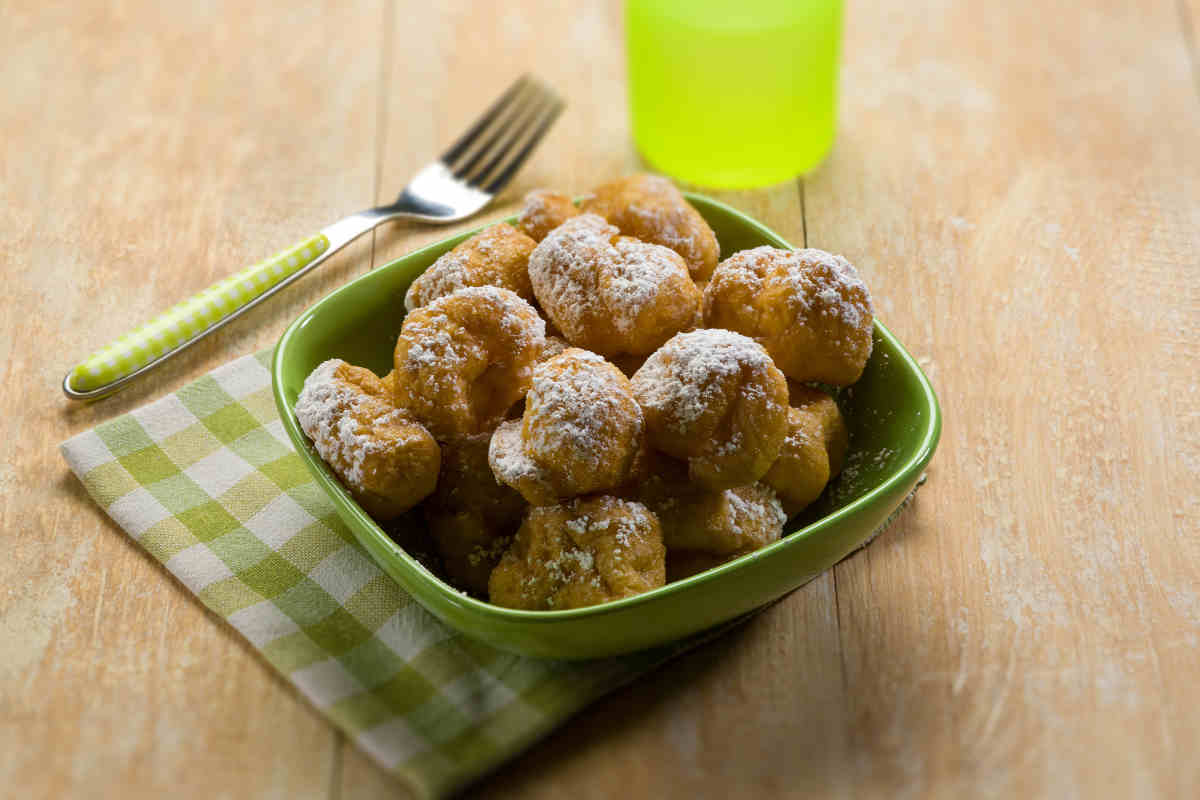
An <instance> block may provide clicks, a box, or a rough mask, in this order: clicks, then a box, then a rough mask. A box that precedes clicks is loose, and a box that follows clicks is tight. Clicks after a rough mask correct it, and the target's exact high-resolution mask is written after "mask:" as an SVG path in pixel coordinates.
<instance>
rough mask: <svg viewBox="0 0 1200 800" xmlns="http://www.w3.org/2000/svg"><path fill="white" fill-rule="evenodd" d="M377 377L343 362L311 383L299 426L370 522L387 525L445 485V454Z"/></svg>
mask: <svg viewBox="0 0 1200 800" xmlns="http://www.w3.org/2000/svg"><path fill="white" fill-rule="evenodd" d="M385 397H386V389H385V388H384V385H383V382H382V381H380V379H379V378H378V377H376V376H375V374H374V373H373V372H371V371H370V370H367V369H363V368H362V367H356V366H353V365H351V364H347V363H346V362H345V361H342V360H341V359H339V358H334V359H330V360H329V361H326V362H324V363H323V364H321V365H320V366H319V367H317V368H316V369H315V370H313V371H312V373H311V374H310V375H309V376H308V377H307V378H305V380H304V388H303V389H301V391H300V396H299V397H298V398H296V420H297V421H298V422H299V423H300V428H301V429H302V430H303V431H304V433H305V434H306V435H307V436H308V438H310V439H312V442H313V446H314V447H315V448H316V451H317V453H318V454H319V455H320V456H321V458H322V459H324V460H325V463H326V464H328V465H329V467H330V468H331V469H332V470H333V471H334V473H335V474H336V475H337V476H338V478H340V479H341V481H342V483H344V484H345V485H346V488H347V489H349V490H350V494H351V495H353V497H354V499H355V500H357V501H358V503H359V505H361V506H362V507H363V508H364V509H365V510H366V511H367V513H368V514H370V515H371V516H373V517H375V518H377V519H380V520H387V519H391V518H393V517H396V516H399V515H400V514H402V513H404V512H405V511H407V510H408V509H410V508H412V507H413V506H415V505H416V504H417V503H419V502H421V500H423V499H424V498H425V497H426V496H428V495H429V493H430V492H432V491H433V489H434V486H435V485H436V483H437V475H438V467H439V463H440V461H441V454H440V453H439V451H438V446H437V442H435V441H434V439H433V437H432V436H430V435H429V432H428V431H427V430H425V429H424V428H423V427H421V426H420V425H419V424H418V423H416V422H414V421H413V420H412V419H410V418H409V417H408V416H406V415H405V414H404V413H403V412H402V411H400V410H399V409H397V408H396V407H395V406H394V405H392V404H391V403H390V402H388V401H387V400H386V399H384V398H385Z"/></svg>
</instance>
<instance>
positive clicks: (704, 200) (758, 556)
mask: <svg viewBox="0 0 1200 800" xmlns="http://www.w3.org/2000/svg"><path fill="white" fill-rule="evenodd" d="M683 195H684V197H685V198H687V200H688V202H690V203H692V204H693V205H698V206H707V207H710V208H714V209H717V210H719V211H721V212H723V213H725V214H728V215H730V216H732V217H734V218H736V219H737V220H738V221H739V222H740V223H741V224H743V225H746V226H747V227H749V228H751V229H753V230H754V231H755V232H756V233H758V234H759V235H760V236H762V237H763V238H764V239H767V240H769V241H772V242H774V243H775V246H777V247H781V248H787V249H795V248H793V247H792V245H791V244H790V243H788V242H787V240H785V239H784V238H783V237H782V236H780V235H779V234H777V233H775V232H774V231H772V230H771V229H770V228H768V227H766V226H765V225H763V224H762V223H761V222H759V221H758V220H756V219H754V218H752V217H750V216H748V215H746V214H744V213H743V212H741V211H738V210H737V209H735V208H733V207H731V206H729V205H726V204H725V203H722V202H720V201H718V200H713V199H712V198H710V197H707V196H705V195H701V194H696V193H693V192H684V193H683ZM697 210H699V209H697ZM702 216H703V213H702ZM515 219H516V217H506V218H504V219H501V220H493V221H490V222H486V223H484V224H483V225H480V226H479V227H478V228H474V229H471V230H468V231H463V232H461V233H458V234H453V235H451V236H448V237H446V238H445V239H441V240H439V241H437V242H434V243H432V244H428V245H425V246H424V247H420V248H418V249H416V250H413V251H411V252H409V253H406V254H404V255H402V256H400V257H398V258H395V259H393V260H391V261H389V262H388V263H386V264H382V265H380V266H378V267H376V268H374V269H372V270H370V271H369V272H366V273H364V274H363V275H360V276H359V277H357V278H355V279H354V280H352V281H349V282H347V283H345V284H344V285H342V286H340V287H338V288H336V289H334V290H333V291H331V292H329V293H328V294H326V295H325V296H324V297H322V298H321V299H320V300H318V301H317V302H316V303H314V304H313V305H312V306H310V307H309V308H307V309H305V311H304V312H303V313H301V314H300V316H298V317H297V318H296V319H295V320H293V321H292V323H291V324H290V325H289V326H288V327H287V329H286V330H285V331H284V332H283V334H282V335H281V336H280V337H279V341H278V342H277V343H276V345H275V350H274V352H273V353H272V356H271V391H272V394H273V395H274V399H275V406H276V409H277V410H278V411H279V415H280V417H281V422H282V424H283V426H284V429H285V430H286V431H287V433H288V437H289V438H290V439H291V440H292V444H293V445H294V446H295V447H296V450H297V454H298V455H300V456H301V458H302V459H303V460H304V462H305V465H306V466H308V467H309V469H310V471H312V466H313V465H314V464H315V465H316V466H317V470H316V471H315V472H314V477H315V478H316V479H317V482H318V484H320V485H321V487H322V489H324V491H325V493H326V494H327V495H328V496H329V498H330V500H331V501H332V502H333V503H334V504H335V505H336V506H339V507H340V508H342V509H343V510H345V511H349V512H350V513H351V515H352V516H353V517H354V518H355V519H356V520H357V521H358V522H360V523H362V525H363V526H365V529H366V530H367V531H369V532H370V534H371V536H372V537H373V538H375V539H378V540H380V544H382V545H383V546H384V547H385V548H386V549H388V550H389V551H390V552H392V553H393V554H394V555H397V556H399V558H400V560H401V562H402V563H403V564H404V566H406V567H408V568H409V569H410V570H414V571H415V572H416V573H417V574H418V575H422V576H427V577H428V578H430V579H431V580H432V583H433V587H434V588H436V590H437V591H438V592H439V594H441V595H443V596H444V598H445V599H446V600H447V601H449V602H450V603H451V604H453V605H454V606H456V611H461V612H469V613H471V614H472V615H474V616H476V617H478V618H481V620H480V621H482V622H487V621H489V620H494V621H503V622H506V623H513V622H520V623H534V624H551V623H557V622H565V621H569V620H576V619H580V618H584V617H599V616H604V615H607V614H616V613H619V612H622V611H625V610H626V609H630V608H633V607H636V606H639V605H644V604H647V603H654V602H658V601H660V600H662V599H665V598H667V597H670V596H671V595H674V594H679V593H681V592H687V591H689V590H691V589H693V588H694V587H696V586H699V585H700V584H704V583H707V582H709V581H715V580H719V579H720V578H721V577H722V576H723V575H725V574H727V573H729V572H731V571H734V570H740V569H742V568H744V567H745V566H747V565H748V564H751V563H754V562H756V561H759V560H762V559H765V558H770V557H771V556H772V555H774V554H776V553H777V552H779V551H781V550H785V549H787V548H788V547H790V546H792V545H793V544H794V543H796V542H799V541H800V540H802V539H807V538H809V537H811V536H815V535H819V534H820V533H821V532H822V531H824V530H825V529H827V528H830V527H832V526H834V525H835V524H837V523H838V522H840V521H842V520H843V519H845V518H847V517H849V516H852V515H854V514H855V513H857V512H858V511H859V510H860V509H862V508H863V507H865V506H868V505H870V504H871V503H872V502H873V501H874V500H875V498H877V497H879V496H880V495H884V494H887V493H889V492H892V491H894V490H895V489H897V488H898V487H901V486H903V485H905V484H906V483H908V482H911V481H913V480H915V479H916V477H917V475H916V474H915V473H918V472H920V471H921V470H922V469H924V467H925V465H926V464H927V463H928V461H929V459H930V457H931V456H932V454H933V451H934V450H935V449H936V447H937V443H938V439H939V438H940V435H941V427H942V417H941V407H940V405H939V404H938V400H937V395H936V394H935V393H934V391H933V386H932V384H931V383H930V382H929V378H928V377H927V376H926V375H925V372H924V371H923V370H922V369H921V367H920V365H919V364H918V363H917V361H916V359H915V358H913V356H912V354H910V353H909V352H908V350H907V349H905V347H904V346H903V345H902V344H901V343H900V341H899V340H898V339H897V338H896V337H895V336H894V335H893V334H892V332H891V331H890V330H888V328H887V327H886V326H885V325H884V324H883V323H882V322H880V321H879V319H878V318H876V319H875V321H874V331H875V334H876V335H877V336H879V337H880V338H882V339H884V340H885V341H887V342H888V344H889V346H890V347H891V348H892V349H893V350H894V351H895V352H896V353H897V354H898V355H899V356H900V358H901V359H902V361H903V362H904V364H905V366H906V367H907V369H908V371H909V372H910V373H911V374H913V375H915V376H916V378H917V383H918V385H919V386H920V388H921V392H922V395H923V399H924V402H925V408H926V409H928V411H929V414H928V419H927V420H926V424H925V429H924V431H923V433H922V437H921V441H920V443H919V445H918V446H917V447H916V449H915V451H914V453H913V455H912V456H911V457H910V458H909V459H907V460H906V461H905V462H904V463H903V464H901V465H899V466H897V467H896V468H895V469H894V470H893V471H892V472H891V474H890V475H888V477H887V478H886V479H885V480H883V481H881V482H880V483H879V484H878V485H876V486H874V487H872V488H871V489H869V490H867V491H866V492H864V493H863V494H862V495H861V496H859V497H856V498H855V499H854V500H852V501H850V502H849V503H847V504H846V505H844V506H842V507H840V508H838V509H836V510H835V511H832V512H830V513H829V514H826V515H825V516H823V517H821V518H820V519H818V520H815V521H813V522H811V523H809V524H808V525H806V526H804V527H803V528H800V529H799V530H795V531H792V532H791V533H787V534H785V535H783V536H781V537H780V538H779V539H778V540H777V541H775V542H772V543H771V544H769V545H767V546H765V547H762V548H760V549H758V550H755V551H754V552H752V553H747V554H745V555H743V556H739V557H738V558H735V559H733V560H731V561H727V562H725V563H724V564H720V565H718V566H716V567H712V568H710V569H707V570H705V571H703V572H699V573H697V574H695V575H691V576H689V577H687V578H683V579H680V580H677V581H672V582H670V583H667V584H664V585H663V586H659V587H657V588H654V589H650V590H649V591H646V592H642V593H641V594H637V595H633V596H632V597H624V598H621V599H619V600H612V601H609V602H607V603H599V604H597V605H592V606H585V607H583V608H571V609H559V610H553V611H534V610H527V609H516V608H505V607H503V606H497V605H493V604H492V603H489V602H486V601H483V600H477V599H475V598H473V597H471V596H470V595H468V594H466V593H464V592H461V591H459V590H458V589H455V588H454V587H453V586H451V585H450V584H448V583H446V582H445V581H444V580H442V579H441V578H440V577H439V576H438V575H436V574H435V573H434V572H432V571H430V570H429V569H427V568H426V567H425V566H424V565H423V564H421V563H420V562H419V561H417V559H415V558H413V557H412V556H411V555H409V554H408V552H407V551H405V550H404V548H403V547H401V546H400V545H399V544H397V543H396V542H395V541H394V540H393V539H392V538H391V537H390V536H388V535H387V533H386V532H384V530H383V528H381V527H380V525H379V523H377V522H376V521H375V520H374V519H373V518H372V517H371V516H370V515H369V514H367V513H366V511H364V510H363V509H362V507H361V506H360V505H359V504H358V502H357V501H355V500H354V498H353V497H352V496H351V495H350V493H349V492H348V491H347V490H346V489H345V487H344V486H343V485H342V483H341V481H339V480H338V479H337V477H336V476H334V474H333V473H332V471H330V469H329V467H328V465H327V464H325V463H324V462H323V461H322V460H321V459H319V458H317V457H315V456H314V455H313V454H312V452H311V448H310V446H309V445H308V440H307V437H305V436H304V433H303V431H300V429H299V425H298V423H297V422H296V419H295V413H294V410H293V408H292V406H291V404H290V403H289V402H288V400H287V398H286V397H285V396H284V390H283V379H282V378H283V371H284V358H285V355H286V353H287V352H288V349H289V348H288V345H289V344H290V343H291V341H292V339H293V338H295V337H296V336H297V335H298V334H299V332H300V331H302V330H303V329H304V328H305V327H307V326H308V325H309V324H310V323H311V321H312V320H313V319H314V318H315V317H316V316H318V315H319V314H320V312H321V309H322V308H323V307H324V306H326V305H327V304H332V303H334V302H336V301H335V298H337V297H338V296H339V295H340V294H342V293H343V292H349V291H351V290H352V287H354V286H356V285H357V284H359V283H360V282H368V281H373V280H378V279H379V277H380V276H381V275H383V274H385V273H386V272H387V271H389V270H392V269H396V268H397V267H398V265H400V264H401V262H405V263H407V262H410V261H412V260H414V259H417V258H419V257H420V256H422V255H423V254H425V253H427V252H428V251H430V250H434V249H438V248H442V247H445V245H446V244H447V242H450V241H452V240H456V239H458V240H460V241H461V240H463V239H466V238H468V237H469V236H473V235H474V234H476V233H478V232H479V231H480V230H483V229H484V228H486V227H489V226H491V225H495V224H498V223H499V222H508V223H510V224H511V223H512V222H513V221H514V220H515ZM348 527H349V526H348ZM351 533H355V532H354V531H351ZM368 550H369V548H368ZM372 555H373V554H372ZM373 557H374V556H373ZM385 571H386V570H385Z"/></svg>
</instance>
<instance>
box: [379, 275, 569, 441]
mask: <svg viewBox="0 0 1200 800" xmlns="http://www.w3.org/2000/svg"><path fill="white" fill-rule="evenodd" d="M545 329H546V326H545V323H544V322H542V318H541V317H539V316H538V315H537V312H536V311H534V310H533V307H532V306H530V305H529V304H528V303H526V302H525V301H524V300H522V299H521V298H520V297H518V296H517V295H515V294H514V293H512V292H511V291H509V290H508V289H501V288H498V287H496V286H476V287H469V288H466V289H459V290H458V291H457V292H455V293H454V294H450V295H447V296H445V297H439V298H438V299H436V300H434V301H433V302H432V303H430V304H429V305H426V306H421V307H420V308H418V309H416V310H414V311H410V312H409V314H408V316H406V317H405V318H404V324H403V325H402V326H401V328H400V337H399V338H398V339H397V341H396V352H395V368H396V377H395V381H396V405H398V406H400V407H401V408H405V409H407V410H408V411H409V413H411V414H412V416H413V417H415V418H416V419H417V420H418V421H419V422H421V423H422V424H424V425H425V426H426V427H427V428H428V429H429V431H430V432H431V433H432V434H433V435H434V436H435V437H437V438H438V440H439V441H447V440H449V439H453V438H456V437H459V436H466V435H469V434H473V433H483V432H486V431H490V430H493V429H494V428H495V427H496V425H497V424H498V423H499V422H500V420H502V419H504V415H505V412H507V411H508V409H509V408H511V407H512V405H513V403H515V402H516V401H517V400H519V399H521V397H523V396H524V394H525V392H526V391H527V390H528V389H529V383H530V381H531V380H532V377H533V365H534V364H535V363H536V362H537V359H538V357H539V356H540V355H541V353H542V350H543V348H544V347H545V343H546V334H545Z"/></svg>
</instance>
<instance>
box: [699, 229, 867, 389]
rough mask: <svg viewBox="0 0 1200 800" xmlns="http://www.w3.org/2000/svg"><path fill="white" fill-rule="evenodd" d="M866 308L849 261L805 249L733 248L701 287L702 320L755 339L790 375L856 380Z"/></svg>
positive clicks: (863, 359) (862, 359) (862, 362)
mask: <svg viewBox="0 0 1200 800" xmlns="http://www.w3.org/2000/svg"><path fill="white" fill-rule="evenodd" d="M872 314H873V311H872V309H871V294H870V292H869V291H868V290H867V285H866V284H865V283H863V282H862V279H860V278H859V276H858V272H857V271H856V270H855V269H854V266H853V265H852V264H851V263H850V262H849V261H847V260H846V259H844V258H842V257H841V256H835V255H831V254H829V253H826V252H825V251H824V250H814V249H811V248H809V249H806V250H780V249H778V248H774V247H755V248H754V249H752V250H742V251H741V252H739V253H734V254H733V255H732V256H731V257H729V258H727V259H725V260H724V261H722V262H721V263H720V264H719V265H718V266H717V270H716V272H714V273H713V276H712V280H711V281H710V282H709V284H708V287H707V288H706V289H705V290H704V322H705V324H706V325H707V326H708V327H710V328H728V329H729V330H731V331H737V332H739V333H744V334H745V335H747V336H749V337H751V338H752V339H755V340H756V341H758V342H760V343H761V344H762V346H763V347H765V348H767V352H768V353H770V354H771V358H773V359H775V363H776V364H778V365H779V368H780V369H781V370H783V371H784V373H785V374H787V376H788V377H789V378H792V379H793V380H797V381H822V382H824V383H829V384H833V385H835V386H849V385H850V384H852V383H854V382H855V381H857V380H858V378H859V376H861V375H862V371H863V367H864V366H866V363H867V359H868V358H869V357H870V355H871V331H872V323H873V320H874V318H873V316H872Z"/></svg>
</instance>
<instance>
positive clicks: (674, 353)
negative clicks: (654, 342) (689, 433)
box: [633, 328, 774, 425]
mask: <svg viewBox="0 0 1200 800" xmlns="http://www.w3.org/2000/svg"><path fill="white" fill-rule="evenodd" d="M773 367H774V364H773V363H772V361H771V357H770V356H768V355H767V353H766V351H765V350H763V348H762V345H760V344H758V343H757V342H755V341H754V340H753V339H750V338H749V337H746V336H743V335H742V334H740V333H735V332H733V331H727V330H723V329H719V328H710V329H702V330H698V331H690V332H688V333H680V334H677V335H676V336H675V337H674V338H672V339H671V340H670V341H669V342H667V343H666V344H665V345H663V346H662V347H661V348H659V350H658V351H657V352H656V353H654V354H653V355H652V356H650V358H648V359H647V360H646V363H645V364H643V365H642V368H641V369H639V370H638V371H637V373H636V374H635V375H634V376H633V387H634V394H635V395H636V396H637V399H638V402H639V403H640V404H641V405H642V407H643V408H654V409H659V410H667V409H669V410H670V412H671V414H672V415H673V416H674V417H675V418H676V419H677V420H678V421H679V422H680V423H682V424H685V425H686V424H687V423H689V422H693V421H695V420H696V419H699V418H700V417H701V416H702V415H703V414H704V413H705V411H706V410H707V409H709V408H710V407H711V406H712V404H713V403H715V402H718V401H719V399H720V398H721V397H723V396H724V393H725V392H726V391H727V390H728V388H727V387H728V385H729V381H728V380H727V379H728V378H730V377H733V376H737V375H739V374H741V373H742V372H743V370H745V371H753V372H767V371H769V370H770V369H772V368H773ZM745 384H746V385H744V386H743V387H742V391H750V392H757V391H761V390H760V389H759V387H758V386H757V382H756V381H747V382H745Z"/></svg>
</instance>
